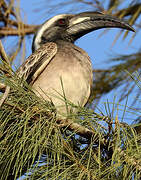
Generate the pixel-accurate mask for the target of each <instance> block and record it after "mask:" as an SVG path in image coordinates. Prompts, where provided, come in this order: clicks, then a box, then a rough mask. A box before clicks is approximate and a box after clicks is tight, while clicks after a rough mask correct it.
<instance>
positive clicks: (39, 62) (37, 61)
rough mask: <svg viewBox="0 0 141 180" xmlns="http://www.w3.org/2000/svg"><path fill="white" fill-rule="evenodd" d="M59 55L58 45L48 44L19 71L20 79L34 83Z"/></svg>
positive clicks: (28, 59) (37, 51)
mask: <svg viewBox="0 0 141 180" xmlns="http://www.w3.org/2000/svg"><path fill="white" fill-rule="evenodd" d="M56 53H57V44H56V43H54V42H48V43H46V44H44V45H42V46H41V47H40V48H39V49H37V50H36V51H35V52H34V53H33V54H32V55H30V56H29V57H28V58H27V59H26V61H25V62H24V63H23V64H22V65H21V66H20V67H19V69H18V70H17V75H18V77H20V78H22V79H24V80H25V81H27V82H28V83H33V82H34V81H35V80H36V79H37V78H38V76H39V75H40V74H41V73H42V72H43V70H44V69H45V67H46V66H47V65H48V64H49V62H50V61H51V60H52V58H53V57H54V56H55V55H56Z"/></svg>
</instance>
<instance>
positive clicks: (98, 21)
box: [67, 12, 135, 41]
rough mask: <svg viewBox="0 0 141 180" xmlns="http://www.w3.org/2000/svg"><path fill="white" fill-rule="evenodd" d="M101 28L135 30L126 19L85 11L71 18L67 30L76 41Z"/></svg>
mask: <svg viewBox="0 0 141 180" xmlns="http://www.w3.org/2000/svg"><path fill="white" fill-rule="evenodd" d="M101 28H121V29H126V30H129V31H133V32H135V30H134V29H133V28H132V27H131V26H130V25H129V24H128V23H127V22H125V21H123V20H121V19H118V18H116V17H114V16H111V15H107V14H103V13H100V12H83V13H80V14H77V15H75V16H73V17H72V18H71V19H70V20H69V27H68V28H67V32H68V34H69V35H71V36H72V37H73V39H74V41H75V40H76V39H78V38H80V37H81V36H83V35H85V34H87V33H89V32H91V31H95V30H97V29H101Z"/></svg>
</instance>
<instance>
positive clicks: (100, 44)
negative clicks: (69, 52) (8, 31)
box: [5, 0, 141, 109]
mask: <svg viewBox="0 0 141 180" xmlns="http://www.w3.org/2000/svg"><path fill="white" fill-rule="evenodd" d="M58 2H66V1H60V0H57V1H51V0H50V1H45V0H36V1H35V0H30V1H27V0H21V1H20V6H21V7H22V19H23V21H24V22H25V23H28V24H42V23H43V22H44V21H45V20H47V19H49V18H50V17H52V16H54V15H57V14H63V13H77V12H82V11H90V10H92V7H91V6H86V5H83V4H81V3H80V4H78V5H76V4H73V5H71V6H65V8H64V6H63V5H62V6H61V7H59V8H56V9H55V8H54V7H55V6H56V5H57V3H58ZM128 2H129V0H127V1H126V3H127V4H128ZM104 5H105V6H106V4H104ZM16 6H18V4H16ZM50 6H52V8H50ZM102 32H103V30H98V31H94V32H91V33H89V34H87V35H85V36H84V37H82V38H81V39H79V40H78V41H77V42H76V43H75V44H76V45H77V46H79V47H81V48H83V49H84V50H85V51H86V52H87V53H88V54H89V56H90V58H91V60H92V64H93V68H96V69H98V68H99V69H103V68H104V69H108V67H109V66H111V65H113V64H112V63H109V61H108V60H109V58H112V57H115V56H116V55H119V54H124V55H125V54H126V55H127V54H130V53H133V52H136V51H137V50H138V49H139V48H140V43H138V42H139V39H140V37H141V33H138V34H137V36H136V37H135V39H134V40H133V42H132V44H131V45H129V42H130V40H131V38H132V36H133V33H132V32H130V33H129V35H128V37H127V38H126V39H125V40H124V41H123V40H122V38H123V33H122V35H121V36H120V38H119V39H118V40H117V42H116V44H115V45H114V46H112V43H113V41H114V39H115V37H116V35H117V34H118V33H119V32H120V29H111V30H109V31H108V32H107V33H105V34H104V35H102V36H100V35H101V33H102ZM124 32H125V31H124ZM11 41H12V42H14V38H13V39H12V40H11ZM6 42H7V41H6V40H5V44H6ZM26 42H27V43H26V54H25V57H26V58H27V57H28V56H29V55H30V54H31V48H30V47H31V43H32V38H26ZM6 47H8V45H6ZM117 94H118V92H117V91H116V90H114V91H113V92H112V93H110V94H109V95H105V96H104V97H103V98H102V100H101V102H100V105H99V107H100V108H101V109H102V108H103V102H106V100H107V99H108V100H109V102H113V99H114V96H115V95H117ZM132 97H133V98H134V97H135V94H132V95H131V98H132ZM117 99H118V96H117ZM124 103H125V102H123V103H122V104H124ZM129 104H130V101H129Z"/></svg>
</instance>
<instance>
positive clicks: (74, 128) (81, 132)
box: [57, 119, 95, 139]
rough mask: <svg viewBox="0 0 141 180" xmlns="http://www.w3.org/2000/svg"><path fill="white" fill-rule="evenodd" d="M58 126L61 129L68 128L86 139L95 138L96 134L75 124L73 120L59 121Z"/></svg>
mask: <svg viewBox="0 0 141 180" xmlns="http://www.w3.org/2000/svg"><path fill="white" fill-rule="evenodd" d="M57 124H58V126H59V127H60V128H64V127H65V128H67V129H68V130H70V131H73V132H75V133H76V134H78V135H80V136H82V137H85V138H87V139H91V137H92V136H94V135H95V134H94V132H93V131H91V130H89V129H88V128H86V127H84V126H81V125H80V124H77V123H74V122H73V121H72V120H70V119H69V120H68V119H58V120H57Z"/></svg>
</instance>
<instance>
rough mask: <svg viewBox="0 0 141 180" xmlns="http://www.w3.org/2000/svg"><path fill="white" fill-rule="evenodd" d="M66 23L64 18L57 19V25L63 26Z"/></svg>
mask: <svg viewBox="0 0 141 180" xmlns="http://www.w3.org/2000/svg"><path fill="white" fill-rule="evenodd" d="M66 24H67V22H66V19H59V20H58V25H59V26H65V25H66Z"/></svg>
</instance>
